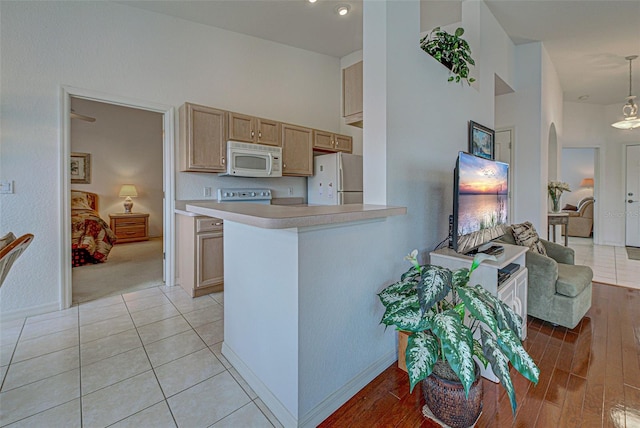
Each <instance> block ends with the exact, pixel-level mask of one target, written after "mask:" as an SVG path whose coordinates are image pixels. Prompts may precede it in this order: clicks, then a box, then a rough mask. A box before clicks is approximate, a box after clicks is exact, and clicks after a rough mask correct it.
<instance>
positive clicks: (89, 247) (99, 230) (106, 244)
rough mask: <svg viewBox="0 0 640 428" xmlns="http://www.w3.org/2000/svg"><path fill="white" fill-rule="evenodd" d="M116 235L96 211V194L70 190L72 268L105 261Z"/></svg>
mask: <svg viewBox="0 0 640 428" xmlns="http://www.w3.org/2000/svg"><path fill="white" fill-rule="evenodd" d="M116 239H117V238H116V235H115V234H114V233H113V231H112V230H111V229H110V228H109V225H107V223H105V221H104V220H102V219H101V218H100V214H99V213H98V195H97V194H95V193H91V192H83V191H80V190H72V191H71V264H72V266H73V267H78V266H83V265H86V264H95V263H104V262H106V261H107V258H108V257H109V252H110V251H111V248H112V247H113V244H115V242H116Z"/></svg>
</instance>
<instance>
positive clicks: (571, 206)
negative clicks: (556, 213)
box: [562, 204, 578, 211]
mask: <svg viewBox="0 0 640 428" xmlns="http://www.w3.org/2000/svg"><path fill="white" fill-rule="evenodd" d="M562 210H563V211H578V207H576V206H575V205H571V204H567V205H565V206H564V208H562Z"/></svg>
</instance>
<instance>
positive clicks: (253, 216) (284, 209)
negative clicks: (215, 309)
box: [176, 201, 407, 229]
mask: <svg viewBox="0 0 640 428" xmlns="http://www.w3.org/2000/svg"><path fill="white" fill-rule="evenodd" d="M178 209H179V208H178V204H177V202H176V211H177V210H178ZM184 210H185V212H187V213H194V214H197V215H206V216H209V217H217V218H221V219H223V220H229V221H235V222H238V223H243V224H247V225H250V226H256V227H261V228H264V229H288V228H295V227H309V226H319V225H328V224H338V223H347V222H353V221H362V220H371V219H382V218H385V217H391V216H396V215H404V214H406V213H407V209H406V208H405V207H391V206H386V205H364V204H348V205H311V206H286V205H260V204H251V203H239V202H216V201H186V203H185V207H184Z"/></svg>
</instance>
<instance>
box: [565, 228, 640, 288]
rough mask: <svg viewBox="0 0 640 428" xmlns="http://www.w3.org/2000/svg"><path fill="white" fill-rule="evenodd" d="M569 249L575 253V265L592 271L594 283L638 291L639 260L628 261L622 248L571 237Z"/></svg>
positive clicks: (625, 251)
mask: <svg viewBox="0 0 640 428" xmlns="http://www.w3.org/2000/svg"><path fill="white" fill-rule="evenodd" d="M562 239H564V238H562ZM557 242H561V239H558V240H557ZM569 247H571V248H573V249H574V250H575V252H576V263H577V264H583V265H587V266H590V267H591V269H593V280H594V281H598V282H603V283H605V284H614V285H622V286H625V287H632V288H638V289H640V260H629V257H628V256H627V250H626V249H625V248H624V247H614V246H610V245H594V244H593V240H592V239H589V238H575V237H571V236H570V237H569Z"/></svg>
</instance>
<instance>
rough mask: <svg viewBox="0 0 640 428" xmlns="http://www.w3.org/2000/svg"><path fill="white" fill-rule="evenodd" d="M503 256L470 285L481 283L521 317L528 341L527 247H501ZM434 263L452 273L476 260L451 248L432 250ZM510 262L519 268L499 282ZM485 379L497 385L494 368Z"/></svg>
mask: <svg viewBox="0 0 640 428" xmlns="http://www.w3.org/2000/svg"><path fill="white" fill-rule="evenodd" d="M500 245H502V246H503V247H504V253H502V254H500V255H499V256H496V258H497V259H498V260H497V261H492V260H486V261H484V262H482V263H481V264H480V266H478V268H477V269H476V270H475V271H473V273H472V274H471V279H470V281H469V284H470V285H475V284H481V285H482V286H483V287H484V288H485V289H487V291H489V292H490V293H492V294H493V295H494V296H497V297H498V298H499V299H500V300H501V301H503V302H504V303H506V304H507V305H509V307H511V308H512V309H513V310H514V312H515V313H517V314H518V315H520V317H522V338H521V339H522V340H524V339H526V338H527V287H528V280H527V268H526V266H525V254H526V252H527V247H523V246H519V245H509V244H502V243H500ZM429 256H430V257H431V262H430V263H431V264H432V265H436V266H442V267H446V268H448V269H451V270H456V269H460V268H465V267H466V268H470V267H471V263H472V262H473V257H471V256H466V255H464V254H458V253H456V252H455V251H453V250H452V249H451V248H441V249H439V250H437V251H432V252H431V253H430V254H429ZM509 263H516V264H518V265H520V268H519V269H518V270H517V271H515V272H514V273H513V274H511V276H510V277H508V278H507V279H505V280H504V281H503V282H502V283H498V269H502V268H504V267H505V266H507V265H508V264H509ZM482 376H483V377H485V378H487V379H489V380H492V381H494V382H497V378H496V376H495V375H494V374H493V371H491V367H488V368H487V370H484V368H483V370H482Z"/></svg>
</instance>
